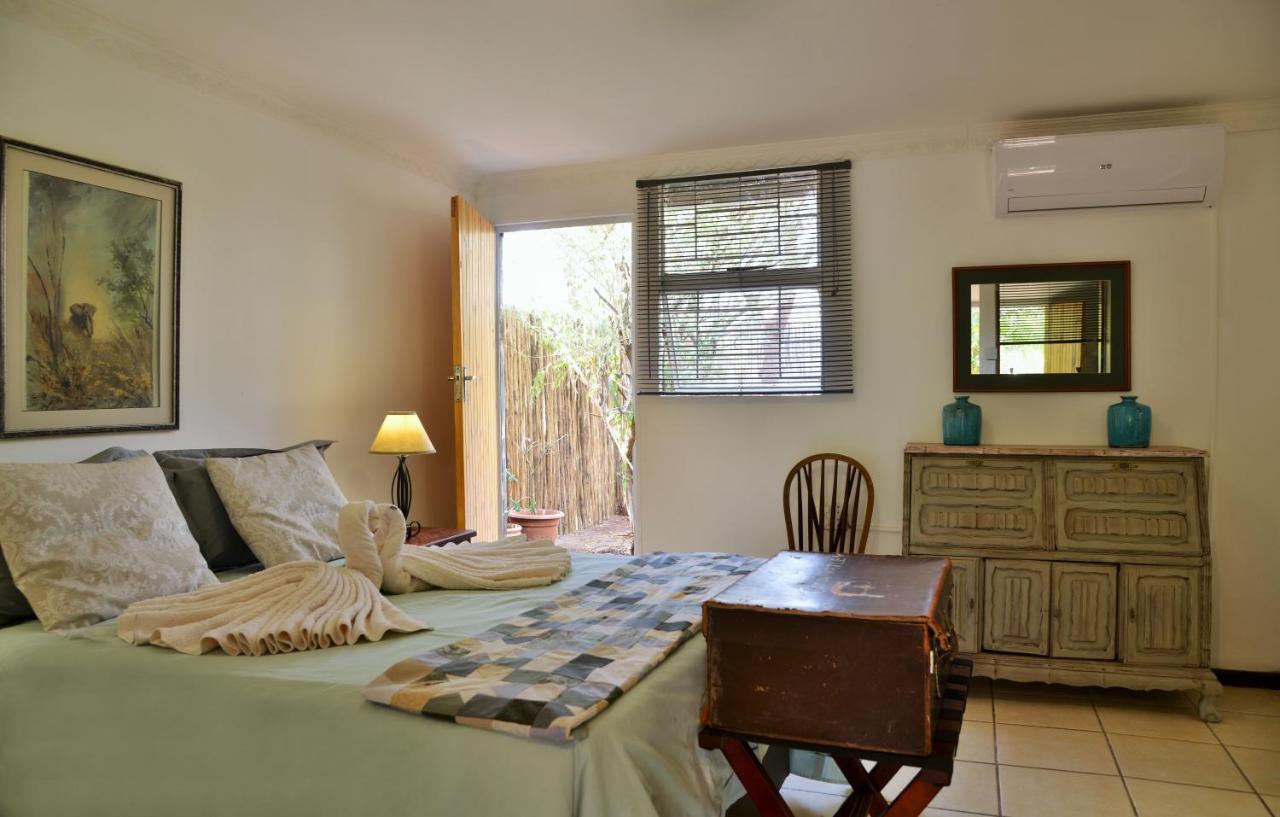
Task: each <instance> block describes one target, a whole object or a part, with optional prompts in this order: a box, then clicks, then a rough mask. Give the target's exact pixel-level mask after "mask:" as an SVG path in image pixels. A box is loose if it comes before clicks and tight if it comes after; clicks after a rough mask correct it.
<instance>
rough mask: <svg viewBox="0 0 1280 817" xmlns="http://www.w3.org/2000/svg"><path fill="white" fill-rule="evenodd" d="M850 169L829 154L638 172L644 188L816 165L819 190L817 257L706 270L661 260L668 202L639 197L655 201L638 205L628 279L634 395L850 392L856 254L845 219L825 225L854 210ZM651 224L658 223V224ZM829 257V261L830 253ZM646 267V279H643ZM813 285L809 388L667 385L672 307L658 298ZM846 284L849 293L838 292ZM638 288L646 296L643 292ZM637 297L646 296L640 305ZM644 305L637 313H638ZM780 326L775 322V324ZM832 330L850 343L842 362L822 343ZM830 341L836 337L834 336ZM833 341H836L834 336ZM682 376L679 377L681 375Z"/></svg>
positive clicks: (792, 170)
mask: <svg viewBox="0 0 1280 817" xmlns="http://www.w3.org/2000/svg"><path fill="white" fill-rule="evenodd" d="M841 170H843V171H846V175H845V176H844V177H843V179H840V178H838V177H837V176H836V175H834V174H824V171H841ZM851 170H852V162H850V161H848V160H845V161H839V162H827V163H822V164H816V165H800V166H794V167H777V168H768V169H761V170H747V171H735V172H727V173H714V174H706V175H700V176H684V177H677V178H664V179H642V180H638V181H637V182H636V186H637V188H638V189H639V190H641V191H644V190H646V189H649V188H655V187H663V186H667V185H676V184H682V183H688V182H704V181H715V180H717V179H745V178H749V177H752V176H769V175H781V174H789V173H804V172H808V171H815V172H816V173H817V178H816V183H815V189H816V191H817V195H816V204H817V207H816V221H817V225H816V242H817V243H816V247H815V252H816V256H817V260H816V262H815V263H814V265H812V266H805V267H795V266H788V267H728V268H726V269H722V270H714V271H705V272H682V273H672V272H667V271H666V270H665V267H666V258H665V255H666V250H667V247H666V241H665V240H664V238H665V236H664V233H665V231H664V229H663V226H662V225H663V224H664V219H665V208H666V205H664V204H663V203H662V202H661V198H660V194H659V195H656V196H649V195H646V196H645V199H644V204H647V205H650V206H652V205H653V204H654V199H658V201H657V202H656V204H657V207H656V209H654V210H650V211H649V212H647V213H643V212H641V210H640V207H639V206H638V207H637V211H636V213H635V216H634V220H633V225H634V240H633V244H632V247H633V253H634V255H635V259H634V262H633V265H632V266H633V270H634V274H635V276H636V280H635V281H634V282H633V285H632V293H633V302H634V306H633V309H634V318H633V321H634V328H635V337H634V341H633V342H634V345H635V359H634V360H633V370H634V371H635V373H636V394H637V396H641V395H643V396H662V397H761V396H770V397H774V396H777V397H811V396H821V395H824V394H852V393H853V390H854V389H853V349H852V344H853V302H852V288H853V261H852V225H851V224H848V225H845V226H844V227H839V226H836V227H832V228H830V229H828V228H826V225H828V224H836V223H837V222H836V221H835V219H838V218H840V217H841V215H842V214H843V215H844V217H846V218H849V219H850V220H851V218H852V201H851V199H852V191H851V189H850V187H851V183H852V182H851V175H852V174H851ZM840 182H843V184H844V185H845V189H844V190H843V191H840V190H833V189H831V188H832V186H833V183H840ZM833 196H840V197H841V198H842V199H843V204H841V202H840V200H839V199H836V198H833ZM641 225H644V227H645V230H644V234H643V235H642V234H641V229H640V227H641ZM653 225H657V226H656V228H655V227H654V226H653ZM841 237H844V239H845V242H844V243H845V246H846V252H847V253H848V257H847V258H845V259H843V263H841V262H842V259H840V258H839V256H838V252H839V247H838V246H835V243H836V242H837V241H838V239H840V238H841ZM642 250H643V251H644V253H645V255H644V260H643V262H642V256H641V253H642ZM831 259H834V261H831ZM642 272H643V274H644V275H645V276H646V278H647V279H648V280H644V281H642V280H641V276H642ZM833 274H834V275H835V276H836V282H835V286H834V289H833V291H832V292H831V293H830V294H829V295H828V294H827V293H826V291H825V290H826V287H827V286H828V285H829V284H830V283H831V278H832V275H833ZM808 289H813V290H817V292H818V309H819V314H820V317H819V326H818V332H819V338H818V347H819V349H818V356H819V363H818V366H819V373H818V386H817V387H816V388H813V389H796V388H787V387H779V388H772V389H752V388H733V389H725V388H716V387H714V386H713V387H709V388H697V387H696V385H695V387H694V388H689V387H684V388H679V387H671V386H667V385H665V384H666V383H667V381H668V378H666V377H664V376H663V366H664V362H663V356H664V351H663V344H662V335H663V321H664V318H665V317H666V316H667V314H669V313H668V312H667V308H666V307H665V306H664V305H663V304H662V299H663V297H664V296H665V295H667V294H669V293H679V292H692V293H697V294H699V295H701V294H703V293H713V292H741V293H749V292H753V291H761V290H775V291H778V292H779V293H782V292H785V291H786V290H808ZM846 289H847V290H848V292H847V293H845V292H843V291H844V290H846ZM642 293H643V296H642ZM842 294H843V295H844V297H847V298H848V299H849V303H848V306H847V307H845V306H841V305H840V302H838V301H837V300H836V299H837V298H838V297H840V296H841V295H842ZM642 297H643V298H644V299H646V300H647V303H646V304H645V305H644V306H643V307H642V305H641V299H642ZM642 311H643V312H644V313H645V317H644V319H643V321H642V319H641V313H642ZM844 314H847V316H848V317H847V325H846V326H844V327H843V328H841V327H839V326H834V327H833V324H836V323H838V319H839V318H840V317H841V316H842V315H844ZM649 322H653V326H652V327H650V326H649ZM780 331H781V328H779V332H780ZM832 333H834V334H835V335H836V337H837V339H838V338H839V337H840V336H841V335H843V336H844V339H845V341H847V344H848V346H849V348H848V351H847V357H846V358H845V359H844V360H843V362H837V363H828V362H827V358H828V354H827V347H828V336H829V335H830V334H832ZM651 341H652V342H654V343H656V344H657V347H658V348H657V349H656V350H653V349H652V348H651V347H652V344H651ZM835 342H839V341H838V340H837V341H835ZM833 343H834V342H833ZM650 361H653V363H652V365H653V366H655V367H656V371H651V370H650V366H651V363H650ZM837 367H841V368H843V369H844V370H845V371H832V369H833V368H837ZM682 379H683V378H682ZM642 381H643V382H651V383H655V384H657V385H656V388H652V389H650V388H643V387H641V385H640V384H641V382H642ZM842 381H847V383H848V385H837V384H838V383H840V382H842Z"/></svg>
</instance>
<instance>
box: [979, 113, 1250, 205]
mask: <svg viewBox="0 0 1280 817" xmlns="http://www.w3.org/2000/svg"><path fill="white" fill-rule="evenodd" d="M1225 143H1226V137H1225V134H1224V131H1223V128H1222V126H1221V125H1192V126H1187V127H1177V128H1148V129H1146V130H1127V131H1113V132H1110V133H1083V134H1073V135H1069V136H1035V137H1028V138H1020V139H1004V140H1001V141H999V142H997V143H996V144H995V147H994V148H992V153H991V158H992V161H991V168H992V178H993V180H994V183H993V191H994V193H995V213H996V215H997V216H1008V215H1014V214H1017V213H1035V212H1044V211H1047V210H1084V209H1088V208H1095V207H1129V206H1133V205H1140V204H1202V205H1205V206H1209V205H1212V204H1215V203H1217V201H1218V195H1219V193H1220V192H1221V191H1222V167H1223V161H1224V153H1225Z"/></svg>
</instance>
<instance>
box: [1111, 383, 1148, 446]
mask: <svg viewBox="0 0 1280 817" xmlns="http://www.w3.org/2000/svg"><path fill="white" fill-rule="evenodd" d="M1107 444H1108V445H1110V446H1111V447H1112V448H1146V447H1147V446H1149V445H1151V407H1150V406H1147V405H1143V404H1142V403H1139V402H1138V397H1137V395H1134V394H1126V395H1124V396H1123V397H1121V398H1120V402H1119V403H1116V404H1115V405H1113V406H1111V407H1110V408H1108V409H1107Z"/></svg>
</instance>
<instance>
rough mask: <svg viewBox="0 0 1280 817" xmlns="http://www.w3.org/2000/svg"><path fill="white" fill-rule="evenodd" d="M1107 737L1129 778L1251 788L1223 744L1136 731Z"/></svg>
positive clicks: (1242, 789) (1123, 771) (1239, 789)
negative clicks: (1167, 738) (1149, 736)
mask: <svg viewBox="0 0 1280 817" xmlns="http://www.w3.org/2000/svg"><path fill="white" fill-rule="evenodd" d="M1108 737H1109V739H1110V740H1111V748H1112V750H1113V751H1115V753H1116V761H1117V762H1118V763H1119V764H1120V773H1121V774H1123V775H1124V776H1125V777H1126V778H1129V777H1138V778H1142V779H1144V780H1163V781H1166V782H1169V783H1188V784H1194V785H1199V786H1210V787H1213V788H1218V789H1235V790H1237V791H1248V790H1249V784H1248V783H1247V782H1246V781H1245V779H1244V776H1243V775H1241V774H1240V770H1239V769H1237V768H1236V764H1235V763H1233V762H1232V760H1231V757H1230V756H1229V755H1228V754H1227V750H1226V749H1224V748H1222V747H1221V746H1215V745H1214V744H1212V743H1192V742H1191V741H1187V740H1165V739H1164V738H1142V737H1136V736H1134V735H1108Z"/></svg>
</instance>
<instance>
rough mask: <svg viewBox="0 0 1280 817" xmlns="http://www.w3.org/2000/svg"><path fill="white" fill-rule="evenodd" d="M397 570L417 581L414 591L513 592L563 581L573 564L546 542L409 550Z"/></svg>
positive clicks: (398, 564) (567, 557)
mask: <svg viewBox="0 0 1280 817" xmlns="http://www.w3.org/2000/svg"><path fill="white" fill-rule="evenodd" d="M383 564H384V567H385V566H386V564H387V562H386V560H384V562H383ZM395 566H396V567H397V568H398V569H399V570H401V571H403V572H404V573H405V574H407V575H409V576H411V577H413V579H415V580H416V581H415V582H413V589H423V587H427V586H429V587H438V588H441V589H445V590H514V589H516V588H522V587H542V586H544V585H548V584H553V583H555V582H558V581H560V580H561V579H563V578H564V577H565V576H567V575H569V567H570V560H569V551H567V550H565V549H564V548H562V547H557V546H556V545H553V544H552V543H551V542H548V541H545V540H544V541H538V542H512V541H504V542H488V543H470V544H459V545H444V546H443V547H413V546H410V547H406V548H404V549H403V550H402V551H401V553H400V558H399V559H398V561H397V562H395ZM386 587H387V584H386V579H385V577H384V580H383V588H384V589H386ZM388 592H396V591H388Z"/></svg>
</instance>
